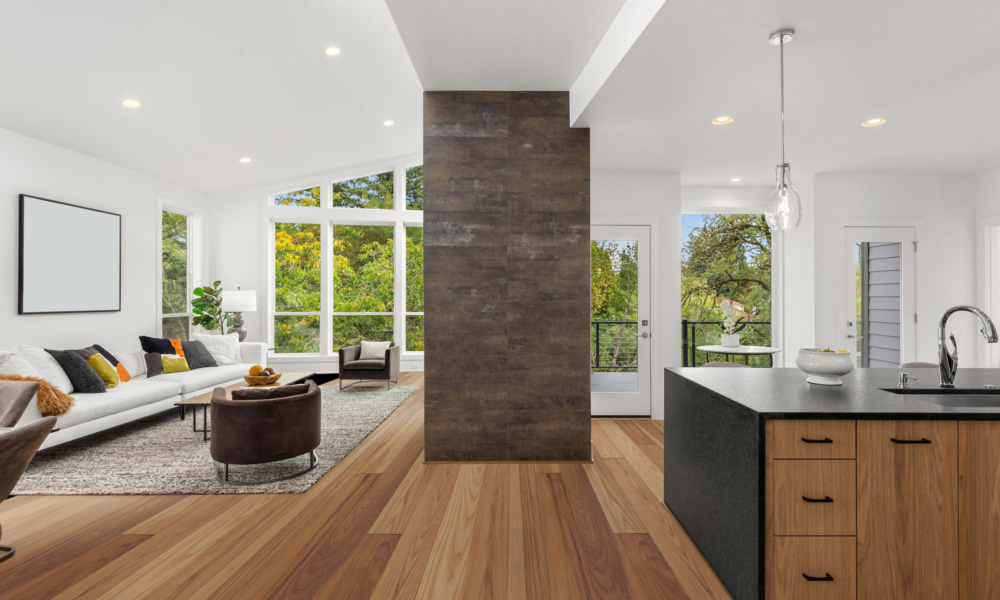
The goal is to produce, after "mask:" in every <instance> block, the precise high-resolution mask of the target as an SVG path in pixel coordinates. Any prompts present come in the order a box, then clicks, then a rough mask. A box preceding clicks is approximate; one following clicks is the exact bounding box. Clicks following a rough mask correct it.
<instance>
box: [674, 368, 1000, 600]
mask: <svg viewBox="0 0 1000 600" xmlns="http://www.w3.org/2000/svg"><path fill="white" fill-rule="evenodd" d="M903 371H905V372H906V373H908V374H910V375H912V376H913V377H915V378H916V381H911V383H910V384H909V389H906V390H900V389H897V387H896V386H897V382H898V375H899V373H900V371H899V370H893V369H859V370H856V371H854V372H853V373H851V374H849V375H847V376H845V377H844V378H843V380H844V385H842V386H817V385H810V384H807V383H806V382H805V377H806V375H805V374H804V373H802V372H801V371H799V370H798V369H697V368H676V369H666V370H665V373H664V377H665V386H664V389H665V393H664V502H665V503H666V505H667V506H668V507H669V508H670V510H671V511H672V512H673V513H674V515H676V517H677V519H678V520H679V521H680V523H681V524H682V525H683V526H684V528H685V530H686V531H687V533H688V535H690V536H691V539H692V540H694V542H695V544H696V545H697V546H698V548H699V549H700V550H701V552H702V554H703V555H704V556H705V558H706V560H707V561H708V563H709V564H710V565H711V566H712V568H713V569H714V570H715V571H716V573H717V574H718V575H719V578H720V579H721V580H722V582H723V584H724V585H725V586H726V588H727V589H728V590H729V592H730V594H732V596H733V597H734V598H736V599H737V600H743V599H765V598H766V599H768V600H782V599H785V598H864V599H867V600H874V599H876V598H879V599H882V598H907V599H911V598H924V597H926V598H963V599H965V598H968V599H978V598H994V597H1000V395H997V393H998V392H1000V390H997V389H995V388H992V387H988V386H1000V370H996V369H963V370H961V371H960V372H959V373H958V377H957V380H956V389H954V390H947V391H944V390H940V389H939V388H938V387H937V383H938V373H937V370H936V369H905V370H903ZM899 392H903V393H899Z"/></svg>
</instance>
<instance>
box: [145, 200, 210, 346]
mask: <svg viewBox="0 0 1000 600" xmlns="http://www.w3.org/2000/svg"><path fill="white" fill-rule="evenodd" d="M164 212H170V213H174V214H178V215H183V216H184V217H186V218H187V295H186V298H185V303H186V306H187V312H186V313H164V312H163V213H164ZM202 226H203V223H202V211H201V210H199V209H198V208H195V207H193V206H190V205H186V204H182V203H179V202H174V201H172V200H169V199H166V198H157V211H156V275H157V277H156V335H157V336H158V337H159V336H162V335H163V319H171V318H178V317H187V319H188V337H190V336H191V334H192V333H193V331H192V329H193V328H194V324H193V323H192V322H191V319H192V318H194V311H193V307H192V306H191V300H192V296H193V294H192V291H193V290H194V288H195V287H197V284H195V283H194V282H196V281H200V280H201V256H202V254H201V234H202Z"/></svg>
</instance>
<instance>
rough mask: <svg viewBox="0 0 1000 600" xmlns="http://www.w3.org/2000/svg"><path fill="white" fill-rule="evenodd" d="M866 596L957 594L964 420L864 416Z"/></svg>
mask: <svg viewBox="0 0 1000 600" xmlns="http://www.w3.org/2000/svg"><path fill="white" fill-rule="evenodd" d="M857 438H858V460H857V464H858V598H859V599H864V600H883V599H885V598H907V599H908V600H909V599H913V600H919V599H921V598H954V597H955V596H956V594H957V590H958V552H957V549H958V422H956V421H858V428H857Z"/></svg>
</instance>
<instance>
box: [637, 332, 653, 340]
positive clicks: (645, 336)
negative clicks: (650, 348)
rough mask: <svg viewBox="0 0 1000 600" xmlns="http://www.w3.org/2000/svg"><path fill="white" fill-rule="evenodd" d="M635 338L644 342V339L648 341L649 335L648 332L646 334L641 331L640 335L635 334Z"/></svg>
mask: <svg viewBox="0 0 1000 600" xmlns="http://www.w3.org/2000/svg"><path fill="white" fill-rule="evenodd" d="M635 337H637V338H642V339H644V340H645V339H649V337H650V335H649V333H648V332H646V331H643V332H642V333H637V334H635Z"/></svg>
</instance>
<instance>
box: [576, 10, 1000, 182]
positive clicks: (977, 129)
mask: <svg viewBox="0 0 1000 600" xmlns="http://www.w3.org/2000/svg"><path fill="white" fill-rule="evenodd" d="M998 22H1000V3H993V2H983V1H982V0H951V1H950V2H941V1H940V0H882V1H879V2H871V1H870V0H838V1H836V2H830V1H821V0H808V1H804V0H778V1H776V0H766V1H764V2H746V1H744V0H717V1H714V2H684V3H677V2H674V3H667V4H666V5H665V6H664V7H663V8H662V9H661V10H660V11H659V13H658V14H657V16H656V17H655V18H654V19H653V20H652V22H651V23H650V25H649V27H648V28H647V29H646V30H645V31H644V32H643V33H642V34H641V36H640V37H639V39H638V40H637V41H636V43H635V44H634V45H633V46H632V48H631V50H630V51H629V52H628V54H627V55H626V56H625V58H624V59H623V60H622V61H621V63H620V64H619V65H618V67H617V69H616V70H615V71H614V72H613V73H612V74H611V76H610V77H609V78H608V79H607V81H606V82H605V84H604V86H603V87H602V88H601V89H600V91H599V92H598V93H597V95H596V96H595V98H594V100H593V101H592V102H591V103H590V104H589V105H588V106H587V108H586V110H585V111H584V113H583V115H582V117H581V119H580V120H578V122H577V124H578V125H589V126H590V127H591V128H592V130H593V134H594V139H595V143H594V145H593V149H592V153H593V155H592V164H593V167H594V169H627V170H634V169H656V170H667V171H679V172H680V173H681V174H682V181H683V183H684V184H685V185H720V184H725V185H729V179H730V178H731V177H740V178H742V184H744V185H747V184H749V185H753V184H767V183H771V182H773V178H774V175H773V173H774V165H775V164H777V163H778V151H779V149H778V49H777V48H776V47H773V46H770V45H768V43H767V37H768V34H769V33H770V32H771V31H773V30H775V29H778V28H780V27H783V26H792V27H794V28H795V29H796V30H797V32H798V35H797V37H796V39H795V41H793V42H792V43H791V44H789V45H788V46H786V48H785V76H786V104H787V109H786V116H787V139H788V142H787V158H788V161H789V162H790V163H791V165H792V169H793V179H794V176H799V177H802V176H808V175H809V174H812V173H820V172H903V171H921V172H952V173H975V172H981V171H984V170H988V169H992V168H996V167H998V166H1000V115H998V112H997V111H998V106H1000V42H998V41H997V37H996V31H995V29H996V23H998ZM718 115H732V116H733V117H734V118H735V121H734V123H732V124H730V125H726V126H713V125H712V124H711V123H710V122H711V120H712V118H713V117H715V116H718ZM872 117H884V118H886V119H887V120H888V122H887V123H886V124H885V125H883V126H881V127H876V128H863V127H861V126H860V123H861V122H862V121H864V120H866V119H869V118H872Z"/></svg>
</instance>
